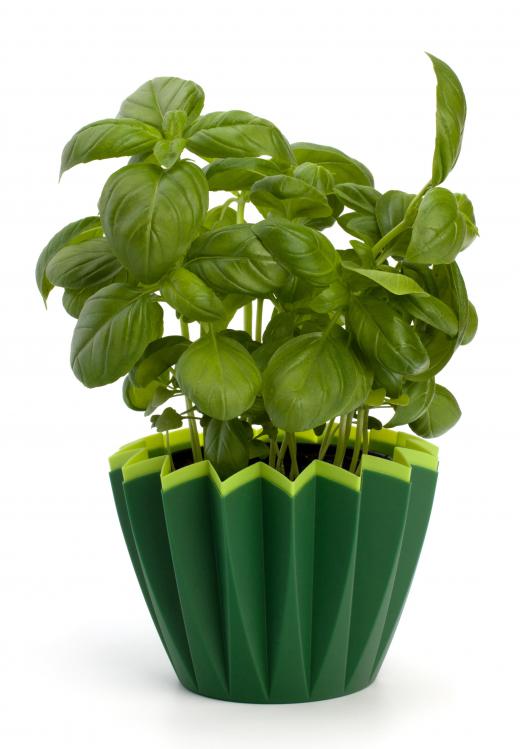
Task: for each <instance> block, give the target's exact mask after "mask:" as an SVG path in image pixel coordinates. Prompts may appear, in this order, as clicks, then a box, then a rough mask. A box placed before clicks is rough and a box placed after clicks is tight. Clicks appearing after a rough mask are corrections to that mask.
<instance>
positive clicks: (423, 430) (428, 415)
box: [410, 385, 461, 439]
mask: <svg viewBox="0 0 520 749" xmlns="http://www.w3.org/2000/svg"><path fill="white" fill-rule="evenodd" d="M460 417H461V412H460V408H459V404H458V403H457V401H456V399H455V396H454V395H452V394H451V393H450V391H449V390H448V389H447V388H445V387H442V385H435V392H434V394H433V398H432V400H431V402H430V405H429V406H428V408H427V409H426V411H425V412H424V413H423V414H422V416H420V417H419V418H418V419H417V420H416V421H413V422H412V423H411V424H410V427H411V429H412V430H413V431H414V432H415V433H416V434H418V435H419V437H424V438H426V439H431V438H432V437H440V436H441V434H444V433H445V432H447V431H448V430H449V429H451V428H452V426H454V425H455V424H456V423H457V421H458V420H459V419H460Z"/></svg>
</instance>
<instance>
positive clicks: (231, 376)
mask: <svg viewBox="0 0 520 749" xmlns="http://www.w3.org/2000/svg"><path fill="white" fill-rule="evenodd" d="M175 371H176V377H177V380H178V382H179V385H180V386H181V388H182V390H183V391H184V393H185V394H186V395H187V396H188V398H189V399H190V400H191V401H193V403H195V405H196V406H197V408H198V409H199V411H201V412H202V413H204V414H207V415H208V416H211V417H212V418H214V419H219V420H220V421H229V420H230V419H234V418H235V417H236V416H239V415H240V414H242V413H243V412H244V411H247V409H248V408H250V407H251V406H252V405H253V403H254V401H255V398H256V395H257V393H258V392H259V390H260V386H261V376H260V372H259V371H258V367H257V366H256V364H255V362H254V361H253V359H252V357H251V354H250V353H248V351H246V349H245V348H244V347H243V346H241V345H240V343H237V342H236V341H234V340H232V339H231V338H229V337H226V336H223V335H221V334H219V335H206V336H204V337H203V338H200V339H199V340H198V341H196V342H195V343H192V344H191V346H190V347H189V348H188V349H187V351H185V352H184V353H183V355H182V356H181V358H180V359H179V361H178V363H177V367H176V370H175Z"/></svg>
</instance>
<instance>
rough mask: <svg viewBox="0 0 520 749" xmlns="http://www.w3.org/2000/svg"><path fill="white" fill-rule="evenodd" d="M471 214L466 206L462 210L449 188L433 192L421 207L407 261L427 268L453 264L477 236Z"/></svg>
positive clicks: (436, 188)
mask: <svg viewBox="0 0 520 749" xmlns="http://www.w3.org/2000/svg"><path fill="white" fill-rule="evenodd" d="M466 200H467V198H466ZM467 210H468V209H467V204H466V203H464V210H459V203H458V201H457V198H456V196H455V195H454V194H453V193H451V192H450V191H449V190H446V188H444V187H434V188H433V189H431V190H429V191H428V192H427V193H426V195H425V196H424V198H423V199H422V201H421V204H420V206H419V210H418V212H417V218H416V219H415V221H414V224H413V227H412V238H411V241H410V245H409V247H408V250H407V252H406V259H407V260H408V261H409V262H412V263H422V264H425V265H430V264H432V263H433V264H435V265H440V264H444V263H446V264H447V263H452V262H453V261H454V260H455V258H456V257H457V255H458V254H459V252H461V251H462V250H464V249H466V247H468V245H469V244H471V242H472V241H473V239H474V238H475V236H476V228H475V226H474V225H473V224H472V223H471V222H470V221H469V219H468V217H467V214H466V213H465V211H467Z"/></svg>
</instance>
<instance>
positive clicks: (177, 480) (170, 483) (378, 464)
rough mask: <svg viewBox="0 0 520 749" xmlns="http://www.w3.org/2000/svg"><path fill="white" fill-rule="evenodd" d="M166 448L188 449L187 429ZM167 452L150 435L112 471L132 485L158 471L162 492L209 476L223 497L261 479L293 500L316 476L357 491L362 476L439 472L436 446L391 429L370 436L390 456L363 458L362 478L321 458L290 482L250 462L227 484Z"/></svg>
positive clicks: (115, 458)
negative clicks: (176, 464)
mask: <svg viewBox="0 0 520 749" xmlns="http://www.w3.org/2000/svg"><path fill="white" fill-rule="evenodd" d="M355 434H356V429H355V427H352V430H351V433H350V442H353V440H354V438H355ZM296 437H297V440H298V441H299V442H306V443H311V444H316V445H319V444H320V442H321V437H318V436H317V435H316V434H315V433H314V432H313V431H309V432H300V433H297V435H296ZM199 439H200V443H201V445H202V444H203V437H202V435H199ZM169 444H170V448H171V449H172V452H173V456H174V459H175V453H176V452H179V451H180V450H184V449H186V448H189V447H190V434H189V430H188V429H179V430H176V431H174V432H170V434H169ZM165 448H166V435H165V434H163V433H158V434H150V435H148V436H146V437H143V438H142V439H139V440H135V441H134V442H130V443H128V444H126V445H123V447H121V449H120V450H118V451H117V452H116V453H114V455H112V456H111V457H110V458H109V465H110V470H111V471H114V470H118V469H121V470H122V472H123V480H124V481H132V480H134V479H137V478H140V477H142V476H147V475H149V474H152V473H160V475H161V484H162V489H163V491H167V490H169V489H172V488H173V487H175V486H179V485H180V484H183V483H186V482H188V481H193V480H194V479H197V478H201V477H203V476H208V477H210V478H211V480H212V481H213V483H214V484H215V486H216V488H217V489H218V491H219V492H220V494H221V495H223V496H225V495H226V494H230V493H231V492H233V491H235V490H236V489H238V488H239V487H241V486H243V485H244V484H247V483H249V482H251V481H254V480H255V479H258V478H263V479H266V480H267V481H270V482H271V483H272V484H274V485H275V486H278V487H279V488H280V489H282V490H283V491H284V492H285V493H286V494H287V495H289V496H294V495H296V494H297V493H298V492H299V491H300V490H301V489H302V487H303V486H305V484H307V483H308V482H309V481H311V480H312V479H313V478H314V477H316V476H322V477H325V478H328V479H330V480H331V481H335V482H336V483H338V484H342V485H343V486H346V487H348V488H349V489H353V490H354V491H359V489H360V486H361V481H362V479H363V474H364V473H365V472H372V473H379V474H383V475H386V476H391V477H393V478H395V479H398V480H400V481H405V482H408V483H409V482H410V481H411V474H412V467H413V466H417V467H420V468H425V469H427V470H430V471H437V468H438V448H437V446H436V445H433V444H431V443H430V442H427V441H426V440H424V439H421V438H420V437H416V436H415V435H412V434H407V433H406V432H397V431H394V430H392V429H379V430H377V431H376V430H372V431H371V432H370V442H369V449H372V450H375V451H377V452H380V453H383V454H385V455H388V456H389V458H390V460H389V459H388V458H378V457H376V456H374V455H363V457H362V459H361V475H360V476H356V475H355V474H353V473H351V472H350V471H347V470H345V469H344V468H340V467H339V466H335V465H332V464H331V463H327V462H325V461H323V460H313V461H312V463H310V464H309V465H308V466H307V467H306V468H305V469H304V470H303V471H302V472H301V473H300V475H299V476H298V478H296V479H295V480H294V481H291V480H290V479H288V478H287V477H286V476H282V474H281V473H280V472H279V471H276V470H275V469H274V468H272V467H271V466H269V465H267V464H266V463H262V462H258V463H253V464H252V465H250V466H248V467H247V468H244V469H242V470H241V471H238V473H235V474H234V475H233V476H230V477H229V478H228V479H226V480H225V481H221V479H220V478H219V476H218V474H217V472H216V471H215V469H214V468H213V466H212V465H211V463H209V461H207V460H202V461H200V462H198V463H192V464H191V465H188V466H184V467H183V468H179V469H177V470H172V469H171V462H170V461H169V460H168V458H167V457H166V456H165V455H160V454H159V455H158V454H157V453H158V452H160V451H161V450H165ZM151 456H152V457H151ZM153 456H155V457H153Z"/></svg>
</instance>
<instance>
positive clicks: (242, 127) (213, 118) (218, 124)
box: [186, 110, 294, 164]
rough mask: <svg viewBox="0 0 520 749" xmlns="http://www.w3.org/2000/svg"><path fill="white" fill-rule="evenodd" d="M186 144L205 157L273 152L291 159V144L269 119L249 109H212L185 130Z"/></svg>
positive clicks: (254, 154) (289, 161)
mask: <svg viewBox="0 0 520 749" xmlns="http://www.w3.org/2000/svg"><path fill="white" fill-rule="evenodd" d="M186 138H187V141H188V148H189V149H190V151H192V152H193V153H196V154H197V156H203V157H204V158H226V157H228V156H236V157H243V156H272V157H273V158H274V159H277V160H278V161H280V162H281V163H287V164H290V163H291V162H293V160H294V159H293V155H292V152H291V149H290V146H289V144H288V142H287V141H286V139H285V138H284V136H283V135H282V133H281V132H280V131H279V130H278V128H277V127H275V125H273V123H272V122H269V120H264V119H262V118H261V117H256V116H255V115H254V114H250V113H249V112H243V111H241V110H232V111H230V112H211V113H210V114H206V115H204V116H203V117H200V118H199V119H198V120H197V121H196V122H194V123H193V124H192V125H191V127H189V128H188V130H187V131H186Z"/></svg>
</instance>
